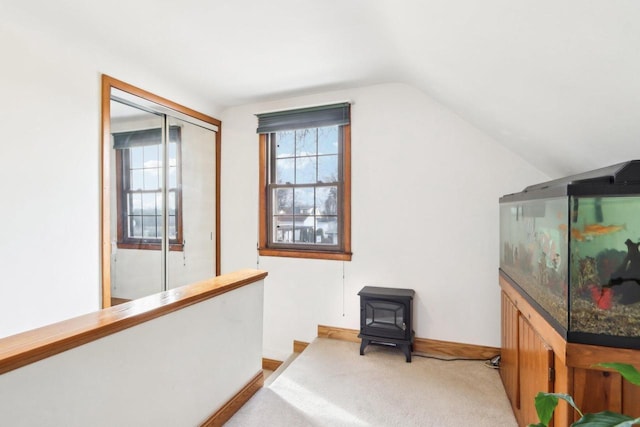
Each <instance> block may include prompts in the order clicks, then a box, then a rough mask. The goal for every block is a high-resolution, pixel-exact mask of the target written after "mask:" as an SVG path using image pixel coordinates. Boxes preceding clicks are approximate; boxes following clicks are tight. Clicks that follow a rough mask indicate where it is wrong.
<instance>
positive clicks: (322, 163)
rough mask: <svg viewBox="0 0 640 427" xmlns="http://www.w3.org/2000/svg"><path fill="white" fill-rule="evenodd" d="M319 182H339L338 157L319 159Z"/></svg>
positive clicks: (322, 157)
mask: <svg viewBox="0 0 640 427" xmlns="http://www.w3.org/2000/svg"><path fill="white" fill-rule="evenodd" d="M318 181H319V182H338V156H337V155H332V156H320V157H318Z"/></svg>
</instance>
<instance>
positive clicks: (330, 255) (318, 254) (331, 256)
mask: <svg viewBox="0 0 640 427" xmlns="http://www.w3.org/2000/svg"><path fill="white" fill-rule="evenodd" d="M258 254H260V255H261V256H274V257H285V258H310V259H326V260H334V261H351V257H352V255H353V254H352V253H350V252H349V253H347V252H322V251H309V250H306V251H297V250H292V249H270V248H262V249H258Z"/></svg>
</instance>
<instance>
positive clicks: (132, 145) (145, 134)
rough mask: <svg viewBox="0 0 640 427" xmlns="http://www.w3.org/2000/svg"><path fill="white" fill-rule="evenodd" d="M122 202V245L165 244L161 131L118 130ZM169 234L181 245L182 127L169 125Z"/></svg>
mask: <svg viewBox="0 0 640 427" xmlns="http://www.w3.org/2000/svg"><path fill="white" fill-rule="evenodd" d="M114 148H115V149H116V162H117V163H116V186H117V197H118V200H117V205H118V247H120V248H129V249H160V244H161V239H162V230H163V226H164V224H163V203H162V197H163V195H162V186H163V185H162V183H163V175H162V167H163V164H162V158H163V151H162V145H161V130H160V129H146V130H141V131H133V132H122V133H116V134H114ZM167 158H168V166H169V167H168V172H167V173H168V186H167V205H168V206H167V212H168V217H169V227H168V236H169V244H170V248H171V249H172V250H180V249H181V247H182V244H181V243H182V212H181V206H182V196H181V186H180V177H181V170H180V168H181V165H180V163H181V162H180V128H179V127H177V126H172V127H170V129H169V142H168V146H167Z"/></svg>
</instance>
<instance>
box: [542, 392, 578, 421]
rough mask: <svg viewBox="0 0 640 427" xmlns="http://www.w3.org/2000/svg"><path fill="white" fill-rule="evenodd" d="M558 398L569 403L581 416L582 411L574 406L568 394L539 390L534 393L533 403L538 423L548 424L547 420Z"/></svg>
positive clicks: (549, 418) (556, 404)
mask: <svg viewBox="0 0 640 427" xmlns="http://www.w3.org/2000/svg"><path fill="white" fill-rule="evenodd" d="M559 399H562V400H565V401H567V403H569V405H571V406H572V407H573V408H574V409H575V410H576V411H578V413H579V414H580V416H582V412H580V409H578V407H577V406H576V404H575V402H574V401H573V398H572V397H571V396H569V395H568V394H564V393H544V392H539V393H538V394H537V395H536V399H535V404H536V412H537V413H538V418H539V419H540V424H542V425H543V426H548V425H549V421H551V417H552V416H553V411H555V409H556V406H558V400H559ZM536 427H537V426H536Z"/></svg>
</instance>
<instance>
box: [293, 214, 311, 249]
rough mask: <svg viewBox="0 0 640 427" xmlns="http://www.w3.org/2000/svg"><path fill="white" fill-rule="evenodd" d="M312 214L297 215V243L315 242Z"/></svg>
mask: <svg viewBox="0 0 640 427" xmlns="http://www.w3.org/2000/svg"><path fill="white" fill-rule="evenodd" d="M313 226H314V224H313V217H312V216H296V217H295V219H294V221H293V240H294V242H296V243H314V242H315V233H314V228H313Z"/></svg>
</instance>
